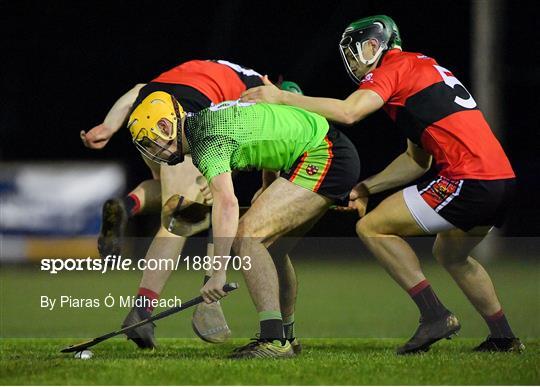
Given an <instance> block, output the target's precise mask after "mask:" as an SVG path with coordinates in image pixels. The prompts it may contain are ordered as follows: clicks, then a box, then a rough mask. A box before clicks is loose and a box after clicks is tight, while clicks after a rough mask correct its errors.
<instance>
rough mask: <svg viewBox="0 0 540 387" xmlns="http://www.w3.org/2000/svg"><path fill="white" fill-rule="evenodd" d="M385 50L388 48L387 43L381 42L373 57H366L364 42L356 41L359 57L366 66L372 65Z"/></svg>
mask: <svg viewBox="0 0 540 387" xmlns="http://www.w3.org/2000/svg"><path fill="white" fill-rule="evenodd" d="M384 50H386V44H381V45H380V46H379V48H378V50H377V52H375V54H374V55H373V58H371V59H366V58H364V53H363V52H362V44H361V43H360V42H356V51H357V52H358V58H359V59H360V62H362V63H363V64H364V65H366V66H370V65H372V64H373V63H375V62H376V61H377V59H379V57H380V56H381V54H382V52H383V51H384Z"/></svg>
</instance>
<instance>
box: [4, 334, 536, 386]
mask: <svg viewBox="0 0 540 387" xmlns="http://www.w3.org/2000/svg"><path fill="white" fill-rule="evenodd" d="M64 343H65V340H59V339H55V340H44V339H39V340H36V339H10V340H5V341H3V343H2V351H1V356H0V360H1V362H2V376H1V377H0V383H2V384H4V385H5V384H13V385H17V384H56V385H64V384H67V385H96V384H97V385H138V384H142V385H156V384H157V385H160V384H173V385H213V384H223V385H241V384H244V385H287V384H292V385H315V384H322V385H351V384H353V385H355V384H383V385H385V384H398V385H399V384H405V385H418V384H434V385H438V384H476V385H482V384H495V385H504V384H506V385H512V384H538V383H539V382H540V376H539V372H540V367H539V362H538V358H539V355H540V341H539V340H529V341H526V342H525V344H526V346H527V349H526V351H525V352H524V353H523V354H521V355H517V354H475V353H471V348H472V347H473V346H474V345H475V344H477V343H478V340H473V339H454V340H452V341H451V342H450V341H445V342H442V343H440V344H438V345H436V346H434V347H433V348H432V349H431V351H430V352H428V353H426V354H422V355H413V356H405V357H403V356H401V357H398V356H396V355H394V352H393V350H394V347H395V346H396V345H398V344H399V343H401V340H396V339H382V340H378V339H305V340H303V345H304V348H305V350H304V352H303V353H302V354H301V355H300V356H298V357H296V358H293V359H284V360H229V359H227V358H226V355H227V354H228V352H229V351H230V350H231V349H232V348H233V346H234V345H240V344H244V343H245V340H239V339H236V340H234V341H233V342H230V343H228V344H225V345H220V346H213V345H211V344H205V343H202V342H200V341H198V340H196V339H162V340H160V343H161V346H160V348H158V349H157V350H156V351H153V352H145V351H139V350H136V349H135V347H134V346H133V344H131V343H128V342H126V341H125V340H111V341H110V342H107V343H103V344H102V345H100V346H97V347H96V348H95V349H94V357H93V358H92V359H90V360H78V359H74V358H73V355H69V354H60V353H58V348H59V347H61V346H62V345H64Z"/></svg>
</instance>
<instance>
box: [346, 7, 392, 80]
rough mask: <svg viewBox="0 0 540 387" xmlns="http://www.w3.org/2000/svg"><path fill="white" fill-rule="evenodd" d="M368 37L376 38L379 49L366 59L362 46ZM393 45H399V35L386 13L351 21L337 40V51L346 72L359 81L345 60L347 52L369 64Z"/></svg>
mask: <svg viewBox="0 0 540 387" xmlns="http://www.w3.org/2000/svg"><path fill="white" fill-rule="evenodd" d="M369 39H375V40H377V41H378V42H379V49H378V50H377V52H376V53H375V55H374V56H373V58H371V59H369V60H368V59H365V58H364V55H363V53H362V48H363V45H364V43H366V42H367V41H368V40H369ZM394 47H401V36H400V34H399V29H398V27H397V25H396V23H395V22H394V20H392V18H391V17H389V16H386V15H376V16H369V17H365V18H363V19H359V20H356V21H354V22H352V23H351V24H349V25H348V26H347V28H346V29H345V32H343V36H342V38H341V41H340V42H339V51H340V53H341V57H342V58H343V61H344V62H345V67H346V68H347V72H348V73H349V75H350V76H351V78H352V79H353V81H354V82H356V83H359V82H360V79H359V78H358V77H357V76H356V74H354V72H353V71H352V69H351V65H350V63H349V61H348V60H347V56H346V54H347V53H349V54H351V55H352V57H353V58H354V59H355V60H356V61H357V62H358V63H362V64H364V65H367V66H369V65H371V64H373V63H375V62H376V61H377V60H378V59H379V58H380V57H381V55H382V54H383V53H384V52H385V51H387V50H389V49H391V48H394Z"/></svg>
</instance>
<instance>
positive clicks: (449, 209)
mask: <svg viewBox="0 0 540 387" xmlns="http://www.w3.org/2000/svg"><path fill="white" fill-rule="evenodd" d="M515 184H516V179H515V178H511V179H501V180H472V179H463V180H453V179H449V178H446V177H443V176H438V177H437V178H435V179H434V180H431V181H426V182H424V183H421V184H418V185H417V186H412V187H408V188H405V190H403V196H404V198H405V203H406V204H407V207H408V208H409V210H410V211H411V214H412V215H413V217H414V218H415V219H416V221H417V223H418V225H419V226H420V227H422V229H424V231H426V232H428V233H430V234H435V233H437V232H439V231H445V230H448V229H450V228H453V227H457V228H459V229H461V230H463V231H469V230H470V229H472V228H473V227H476V226H496V227H500V226H501V225H502V224H503V222H504V220H505V218H506V213H507V211H508V207H509V205H510V202H511V200H512V197H513V195H514V191H515Z"/></svg>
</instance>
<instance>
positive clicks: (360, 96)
mask: <svg viewBox="0 0 540 387" xmlns="http://www.w3.org/2000/svg"><path fill="white" fill-rule="evenodd" d="M339 48H340V50H341V54H342V57H343V60H344V63H345V66H346V68H347V71H348V72H349V75H350V76H351V77H352V79H353V80H354V81H355V82H356V83H358V84H359V85H360V86H359V90H357V91H355V92H354V93H352V94H351V95H350V96H349V97H348V98H346V99H345V100H337V99H332V98H315V97H307V96H295V95H292V94H290V93H286V92H282V91H280V90H278V89H277V88H275V87H273V86H272V85H271V83H270V82H269V81H268V80H267V79H263V80H264V81H265V84H266V85H265V86H263V87H256V88H254V89H251V90H247V91H246V92H245V93H244V94H243V97H242V100H244V101H246V102H258V101H264V102H270V103H283V104H290V105H294V106H298V107H301V108H304V109H306V110H310V111H313V112H316V113H319V114H321V115H322V116H324V117H326V118H327V119H329V120H332V121H335V122H338V123H343V124H353V123H355V122H357V121H360V120H362V119H363V118H365V117H366V116H367V115H369V114H371V113H373V112H375V111H376V110H379V109H380V108H383V109H384V110H385V111H386V113H388V115H389V116H390V118H391V119H392V120H393V121H394V122H395V123H396V125H397V127H398V128H399V129H401V130H403V131H404V133H405V134H406V136H407V137H408V147H407V150H406V152H404V153H403V154H402V155H400V156H399V157H398V158H396V159H395V160H394V161H393V162H392V163H390V164H389V165H388V166H387V167H386V168H385V169H384V170H383V171H381V172H380V173H378V174H376V175H374V176H371V177H369V178H367V179H366V180H364V181H363V182H361V183H360V184H358V186H357V187H356V188H355V189H353V191H352V192H351V204H350V205H351V206H353V207H356V208H357V209H358V211H359V213H360V216H363V215H364V213H365V208H366V204H367V199H368V197H369V195H371V194H374V193H378V192H382V191H385V190H388V189H392V188H394V187H399V186H403V185H406V184H409V183H410V182H412V181H414V180H416V179H417V178H419V177H421V176H422V175H424V174H425V173H426V172H427V171H428V169H429V168H430V165H431V163H432V161H434V162H435V165H436V167H437V169H438V176H437V177H436V178H435V179H433V180H430V181H426V182H425V183H423V184H419V185H413V186H409V187H407V188H405V189H404V190H401V191H399V192H398V193H395V194H393V195H391V196H389V197H388V198H386V199H385V200H384V201H383V202H382V203H381V204H379V206H377V207H376V208H375V209H374V210H373V211H371V212H370V213H368V214H367V215H365V216H364V217H363V218H361V219H360V220H359V221H358V223H357V226H356V231H357V233H358V235H359V237H360V238H361V239H362V241H363V242H364V243H365V244H366V246H367V247H368V248H369V249H370V250H371V252H372V253H373V254H374V255H375V256H376V257H377V259H378V260H379V262H380V263H381V264H382V265H383V266H384V267H385V269H386V270H387V271H388V272H389V274H390V275H391V276H392V278H393V279H394V280H395V281H396V282H398V283H399V285H400V286H401V287H402V288H403V289H404V290H405V291H407V292H408V293H409V295H410V297H411V298H412V300H413V301H414V302H415V303H416V304H417V306H418V308H419V310H420V314H421V319H420V325H419V327H418V329H417V331H416V332H415V334H414V335H413V337H412V338H411V339H410V340H409V341H408V342H407V343H406V344H405V345H403V346H401V347H400V348H398V350H397V352H398V354H406V353H414V352H422V351H427V350H428V349H429V348H430V346H431V344H433V343H435V342H436V341H438V340H440V339H442V338H447V337H450V336H451V335H453V334H454V333H456V332H457V331H458V330H459V329H460V327H461V326H460V323H459V321H458V319H457V317H456V316H455V315H454V314H453V313H452V312H450V311H449V310H448V309H447V308H446V307H445V306H444V305H443V303H442V302H441V301H440V300H439V298H438V297H437V295H436V294H435V292H434V290H433V289H432V287H431V286H430V284H429V282H428V281H427V279H426V278H425V276H424V274H423V272H422V269H421V267H420V262H419V260H418V258H417V256H416V254H415V252H414V251H413V250H412V248H411V246H409V244H408V243H407V242H406V241H405V240H404V239H402V237H405V236H415V235H429V234H436V235H437V239H436V241H435V245H434V246H433V253H434V255H435V257H436V258H437V260H438V261H439V262H440V263H441V264H442V265H443V266H444V268H445V269H446V270H447V271H448V272H449V273H450V275H451V276H452V278H453V279H454V280H455V282H456V283H457V284H458V286H459V287H460V288H461V290H462V291H463V292H464V293H465V295H466V296H467V298H468V299H469V300H470V302H471V303H472V304H473V305H474V307H475V308H476V310H477V311H478V312H479V313H480V314H481V315H482V317H483V318H484V319H485V321H486V323H487V325H488V327H489V330H490V335H489V336H488V338H487V339H486V340H485V341H484V342H483V343H482V344H480V345H479V346H477V347H476V348H475V350H476V351H501V352H519V351H521V350H523V348H524V346H523V344H521V342H520V341H519V339H518V338H516V337H515V335H514V333H513V332H512V329H511V328H510V325H509V323H508V321H507V319H506V316H505V314H504V312H503V310H502V307H501V304H500V302H499V300H498V298H497V295H496V293H495V289H494V286H493V283H492V281H491V279H490V277H489V275H488V273H487V272H486V271H485V270H484V268H483V267H482V265H480V263H479V262H477V261H476V260H475V259H473V258H472V257H471V256H470V252H471V250H472V249H473V248H474V247H475V246H476V245H477V244H478V243H479V242H480V241H481V240H482V239H483V238H484V236H486V235H487V233H488V232H489V230H490V229H491V228H492V227H493V226H499V225H501V223H502V221H503V220H504V216H505V213H506V210H507V207H508V204H509V202H510V200H511V197H512V193H513V190H514V185H515V175H514V171H513V170H512V167H511V165H510V162H509V161H508V158H507V157H506V155H505V153H504V150H503V149H502V147H501V145H500V144H499V142H498V141H497V139H496V138H495V136H494V135H493V133H492V131H491V129H490V127H489V125H488V124H487V122H486V120H485V118H484V116H483V115H482V113H481V112H480V110H479V109H478V106H477V104H476V102H475V100H474V99H473V97H472V96H471V94H470V93H469V92H468V91H467V89H466V88H465V87H464V86H463V85H462V84H461V83H460V82H459V80H458V79H457V78H456V77H455V76H454V75H453V74H452V72H450V71H449V70H448V69H446V68H444V67H442V66H440V65H439V64H438V63H437V62H436V61H435V60H434V59H433V58H430V57H428V56H426V55H423V54H420V53H413V52H404V51H402V50H401V36H400V33H399V30H398V28H397V25H396V24H395V22H394V21H393V20H392V19H391V18H390V17H388V16H384V15H377V16H372V17H367V18H363V19H360V20H357V21H355V22H353V23H351V24H350V25H349V26H348V27H347V29H346V30H345V32H344V33H343V37H342V40H341V42H340V46H339Z"/></svg>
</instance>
